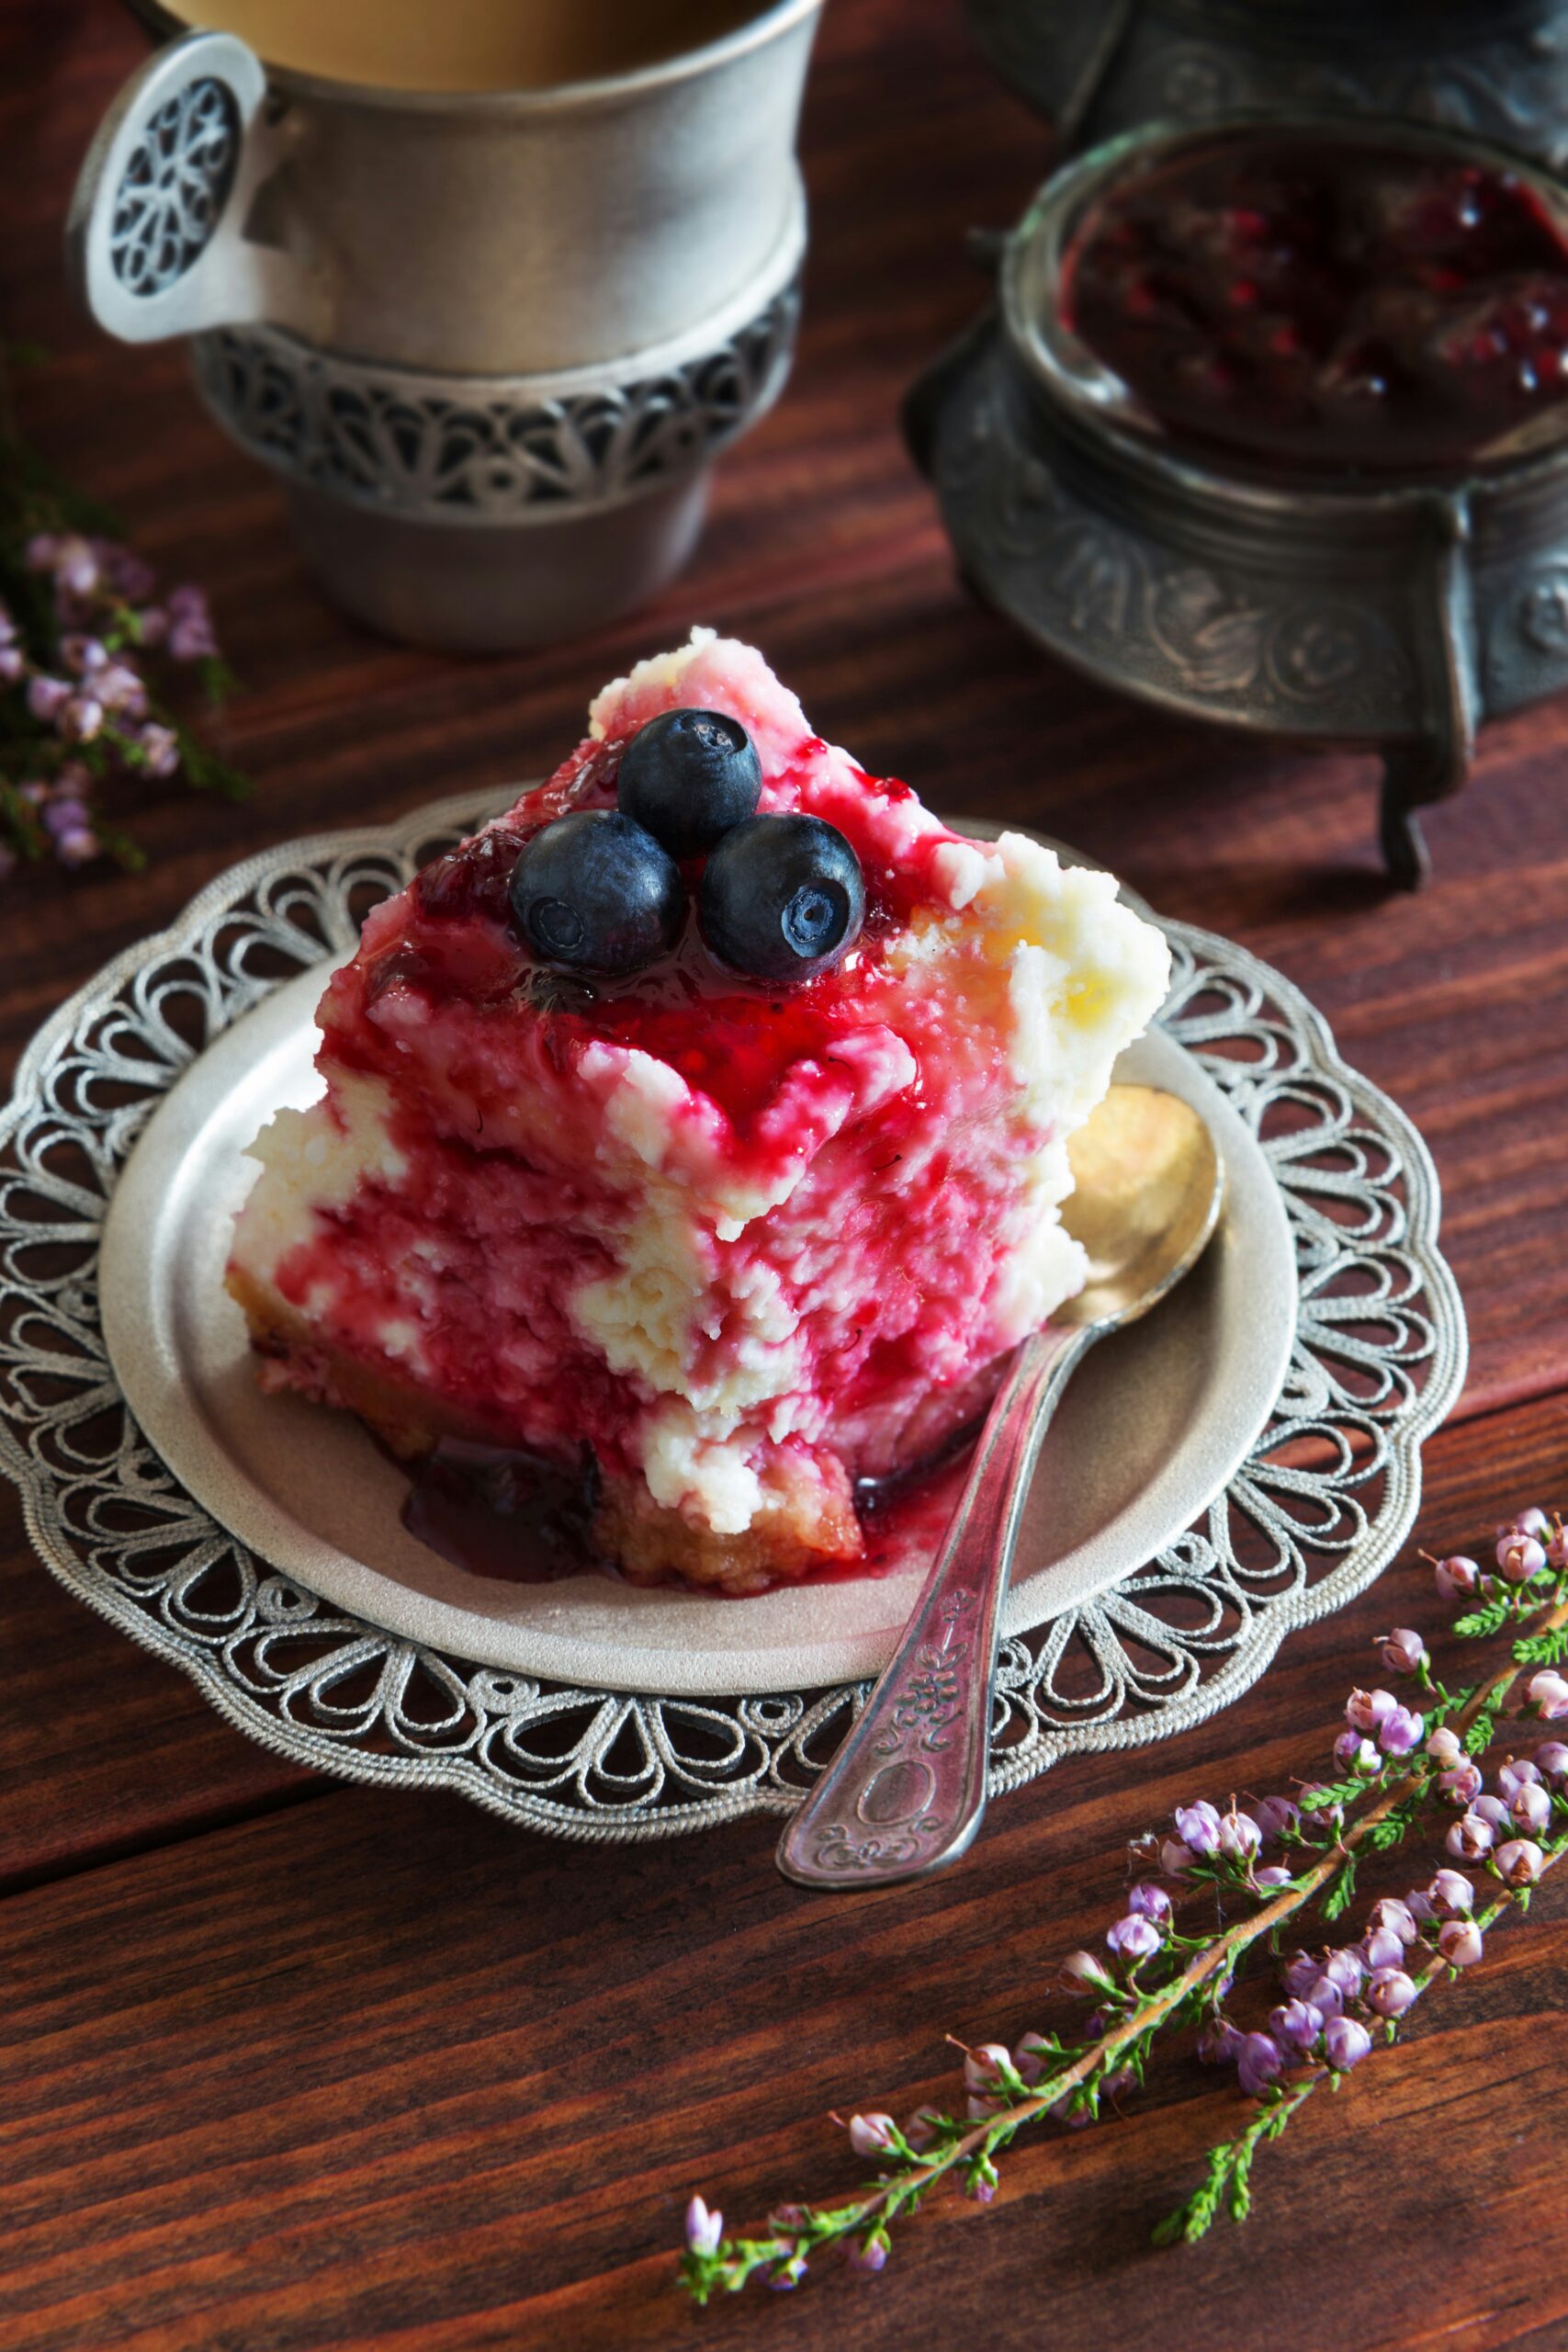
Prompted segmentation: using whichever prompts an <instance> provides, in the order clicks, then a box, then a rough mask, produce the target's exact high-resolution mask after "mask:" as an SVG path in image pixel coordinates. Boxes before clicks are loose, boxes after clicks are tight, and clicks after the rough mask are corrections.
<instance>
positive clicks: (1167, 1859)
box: [1159, 1838, 1197, 1878]
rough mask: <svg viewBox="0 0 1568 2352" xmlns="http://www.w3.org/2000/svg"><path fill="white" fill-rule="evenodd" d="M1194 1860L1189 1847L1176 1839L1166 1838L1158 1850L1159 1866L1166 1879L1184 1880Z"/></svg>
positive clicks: (1194, 1857)
mask: <svg viewBox="0 0 1568 2352" xmlns="http://www.w3.org/2000/svg"><path fill="white" fill-rule="evenodd" d="M1196 1859H1197V1858H1196V1856H1195V1855H1194V1853H1193V1851H1192V1849H1191V1847H1190V1846H1184V1845H1183V1844H1182V1843H1181V1841H1180V1839H1179V1838H1166V1839H1165V1840H1164V1842H1163V1844H1162V1845H1161V1847H1160V1849H1159V1866H1160V1868H1161V1870H1162V1871H1164V1872H1165V1874H1166V1876H1167V1877H1168V1878H1185V1877H1186V1875H1187V1873H1188V1871H1190V1869H1191V1867H1192V1864H1193V1862H1194V1860H1196Z"/></svg>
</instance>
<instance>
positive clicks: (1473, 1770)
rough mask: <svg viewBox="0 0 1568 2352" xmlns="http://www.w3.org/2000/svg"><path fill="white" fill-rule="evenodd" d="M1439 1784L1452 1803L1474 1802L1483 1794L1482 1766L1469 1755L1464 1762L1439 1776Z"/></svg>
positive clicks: (1464, 1803) (1465, 1803) (1467, 1803)
mask: <svg viewBox="0 0 1568 2352" xmlns="http://www.w3.org/2000/svg"><path fill="white" fill-rule="evenodd" d="M1438 1788H1439V1789H1441V1791H1442V1792H1443V1794H1444V1796H1445V1797H1446V1798H1447V1799H1448V1801H1449V1803H1450V1804H1457V1805H1470V1804H1474V1802H1475V1800H1476V1798H1477V1797H1478V1796H1479V1795H1480V1794H1481V1768H1480V1766H1479V1765H1477V1764H1472V1762H1471V1760H1470V1758H1469V1757H1468V1756H1467V1757H1466V1758H1465V1759H1464V1762H1463V1763H1462V1764H1456V1765H1455V1766H1454V1767H1453V1769H1452V1770H1451V1771H1448V1772H1444V1773H1443V1774H1442V1775H1441V1776H1440V1777H1439V1779H1438Z"/></svg>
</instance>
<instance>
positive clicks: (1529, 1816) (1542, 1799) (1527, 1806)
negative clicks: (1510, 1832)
mask: <svg viewBox="0 0 1568 2352" xmlns="http://www.w3.org/2000/svg"><path fill="white" fill-rule="evenodd" d="M1508 1817H1509V1819H1510V1820H1511V1821H1512V1823H1513V1825H1514V1827H1515V1828H1516V1829H1528V1830H1531V1831H1534V1830H1538V1829H1544V1828H1545V1827H1546V1825H1547V1823H1548V1822H1549V1821H1550V1820H1551V1797H1550V1796H1549V1795H1548V1794H1547V1792H1546V1791H1545V1789H1543V1788H1542V1787H1541V1784H1540V1781H1526V1782H1525V1784H1524V1786H1523V1788H1521V1789H1519V1790H1517V1792H1515V1796H1514V1802H1513V1804H1511V1805H1510V1806H1509V1807H1508Z"/></svg>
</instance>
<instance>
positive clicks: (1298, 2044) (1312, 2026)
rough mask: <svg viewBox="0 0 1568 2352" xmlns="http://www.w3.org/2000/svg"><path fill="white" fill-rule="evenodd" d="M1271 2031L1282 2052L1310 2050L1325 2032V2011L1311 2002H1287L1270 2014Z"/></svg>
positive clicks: (1270, 2011)
mask: <svg viewBox="0 0 1568 2352" xmlns="http://www.w3.org/2000/svg"><path fill="white" fill-rule="evenodd" d="M1322 2031H1323V2011H1322V2010H1321V2009H1319V2008H1314V2006H1313V2004H1312V2003H1311V2002H1310V2001H1285V2002H1282V2003H1281V2004H1280V2007H1279V2008H1277V2009H1270V2010H1269V2032H1270V2034H1272V2036H1273V2038H1274V2040H1275V2041H1277V2042H1278V2043H1279V2044H1280V2048H1281V2049H1282V2050H1310V2049H1311V2048H1312V2046H1313V2043H1314V2041H1316V2040H1317V2037H1318V2035H1319V2034H1320V2033H1321V2032H1322Z"/></svg>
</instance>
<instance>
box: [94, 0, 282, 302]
mask: <svg viewBox="0 0 1568 2352" xmlns="http://www.w3.org/2000/svg"><path fill="white" fill-rule="evenodd" d="M265 100H266V74H265V69H264V68H263V65H262V62H261V60H260V59H259V58H258V57H257V56H256V54H255V52H254V51H253V50H250V49H247V48H246V46H245V44H244V42H243V40H235V39H234V37H233V35H232V34H231V33H191V34H189V35H188V36H187V37H186V39H184V40H177V41H175V42H173V43H172V44H171V45H170V46H169V47H168V48H166V49H162V50H160V51H157V53H156V54H155V55H154V56H152V57H151V58H149V60H148V61H147V63H146V64H145V65H144V66H142V68H141V71H140V73H137V74H132V76H131V78H130V81H129V82H128V83H127V84H126V85H125V87H124V88H123V89H122V90H121V91H120V93H119V96H118V98H117V99H116V100H115V103H114V105H113V106H112V107H111V108H110V109H109V112H108V114H107V116H106V117H105V119H104V120H103V122H102V123H101V124H100V125H99V127H98V131H97V136H96V138H95V140H94V141H93V143H92V146H91V147H90V149H89V150H88V152H87V156H86V160H85V163H84V164H83V165H82V170H81V173H80V175H79V177H78V179H77V182H76V188H75V193H74V195H73V198H72V200H71V211H70V215H69V218H68V220H67V221H66V229H65V249H66V258H67V265H68V267H69V270H70V274H71V277H72V281H73V285H74V287H75V289H76V292H77V295H78V297H79V299H80V300H81V301H82V302H83V304H84V305H85V308H86V310H87V311H89V312H90V313H91V315H92V316H93V318H94V319H96V322H97V323H98V325H99V326H101V327H103V328H104V329H105V330H106V331H107V333H108V334H112V335H116V336H118V339H119V341H120V342H121V343H159V342H162V341H164V339H165V338H166V337H167V336H170V335H180V334H197V333H199V332H200V331H201V330H202V329H204V328H208V327H219V326H236V325H241V324H243V323H245V322H255V321H260V320H272V321H274V322H279V321H281V320H288V321H290V322H292V321H293V320H295V319H297V318H298V317H299V314H300V311H301V308H302V304H301V300H300V284H299V281H300V277H301V272H300V269H299V264H298V263H297V262H296V261H295V260H294V259H293V258H292V257H291V256H290V255H289V254H287V253H285V252H283V251H281V250H280V249H278V248H276V247H274V246H268V245H263V244H259V243H254V242H253V241H252V239H251V238H249V237H248V236H247V235H246V233H245V222H246V220H247V218H248V216H249V214H250V211H251V206H252V201H253V199H254V197H255V195H256V193H257V191H258V189H259V188H260V187H261V186H262V184H263V182H264V181H265V180H266V179H267V178H268V177H269V176H270V175H271V174H272V173H273V171H274V170H275V169H276V166H277V164H278V163H279V161H280V160H281V158H282V141H281V139H280V138H279V136H278V133H277V132H276V130H275V129H274V128H273V127H272V126H271V125H269V124H268V122H267V121H266V120H265V119H264V114H263V109H264V107H265Z"/></svg>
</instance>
